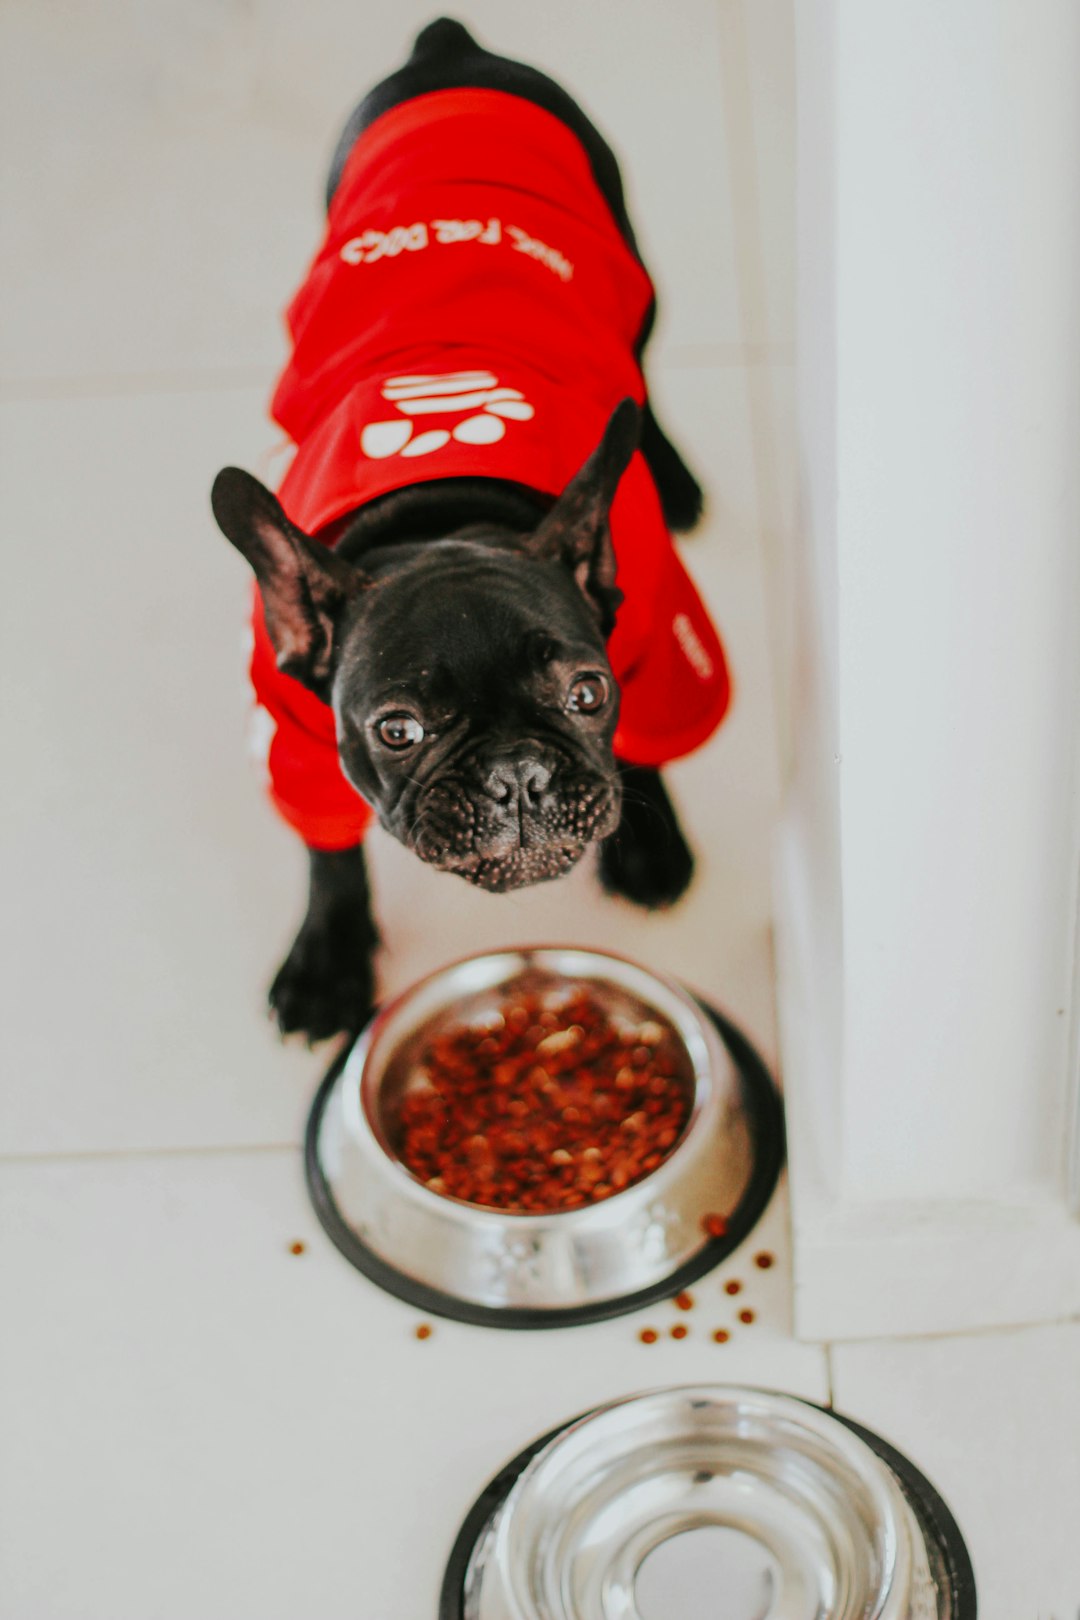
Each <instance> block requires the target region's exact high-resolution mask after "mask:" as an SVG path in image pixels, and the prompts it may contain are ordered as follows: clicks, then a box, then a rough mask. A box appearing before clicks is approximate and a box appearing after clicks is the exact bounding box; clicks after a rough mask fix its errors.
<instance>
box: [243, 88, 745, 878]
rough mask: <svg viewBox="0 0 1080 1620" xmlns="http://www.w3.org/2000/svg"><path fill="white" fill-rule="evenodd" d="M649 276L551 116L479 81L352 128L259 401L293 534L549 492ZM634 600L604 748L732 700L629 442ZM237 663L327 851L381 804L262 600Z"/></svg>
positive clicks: (627, 508) (638, 315) (675, 752)
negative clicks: (349, 767) (495, 487)
mask: <svg viewBox="0 0 1080 1620" xmlns="http://www.w3.org/2000/svg"><path fill="white" fill-rule="evenodd" d="M651 301H652V286H651V284H650V282H649V278H648V276H647V275H646V273H645V271H644V269H643V268H642V266H641V265H640V264H639V263H638V261H637V259H636V258H635V257H634V256H633V254H632V253H631V251H630V249H629V248H628V246H627V245H626V243H625V241H624V240H623V238H622V236H621V235H620V233H619V230H618V227H617V226H616V223H615V221H614V218H613V217H612V214H611V211H610V209H609V208H608V205H607V203H606V202H605V200H604V198H603V196H602V195H601V193H600V191H599V189H598V187H597V184H596V181H595V180H594V178H593V174H592V170H591V168H590V166H589V161H588V158H587V157H586V154H585V151H584V148H583V147H582V146H581V145H580V143H579V142H578V140H577V138H576V136H574V135H573V134H572V133H571V132H570V130H569V129H567V128H566V126H565V125H564V124H563V123H561V122H560V120H559V119H557V118H556V117H555V116H554V115H553V114H551V113H548V112H545V111H544V110H543V109H542V108H540V107H536V106H534V105H533V104H532V103H531V102H528V101H524V100H522V99H521V98H520V97H517V96H512V95H507V94H505V93H504V92H502V91H492V90H442V91H437V92H434V93H433V94H429V95H424V96H419V97H417V98H415V99H414V100H412V101H408V102H406V103H404V104H403V105H401V106H398V107H395V108H393V109H392V110H391V111H389V112H387V113H384V114H383V115H382V116H381V117H380V118H378V119H377V120H376V121H375V122H374V123H373V124H372V125H371V126H370V127H369V128H368V129H367V130H366V131H365V132H364V134H362V135H361V136H360V138H359V140H358V141H357V143H356V145H355V146H354V148H353V150H352V152H351V154H350V156H349V160H348V163H347V165H346V167H345V171H344V173H343V175H342V179H341V183H340V185H339V187H338V190H337V192H336V193H335V196H334V200H333V203H332V205H331V209H330V214H329V221H328V227H327V233H326V239H325V241H324V243H323V245H322V247H321V249H320V250H319V253H318V255H317V256H316V258H315V261H314V263H313V264H312V265H311V268H310V270H309V271H308V274H307V277H306V279H305V281H304V283H303V285H302V286H301V288H300V290H299V292H298V293H297V294H296V296H295V298H294V299H293V301H292V303H291V305H290V306H289V310H288V325H289V331H290V333H291V336H292V345H293V347H292V357H291V359H290V360H289V363H288V365H287V366H286V368H285V371H284V373H283V374H282V376H281V379H280V381H279V383H278V387H277V391H276V393H275V395H274V400H273V406H272V410H273V415H274V417H275V418H276V420H277V421H278V422H279V423H280V424H281V426H282V427H283V428H284V429H285V431H286V432H287V433H288V435H289V437H290V438H291V439H292V440H293V442H294V443H295V445H296V447H297V449H296V456H295V458H294V460H293V462H292V465H291V467H290V468H289V471H288V473H287V475H286V477H285V480H284V482H283V484H282V487H281V490H280V497H281V502H282V505H283V506H284V508H285V511H286V512H287V513H288V515H289V517H290V518H291V519H292V521H293V522H294V523H296V524H297V525H298V526H299V527H300V528H302V529H303V530H305V532H306V533H308V534H313V535H315V536H316V537H317V536H318V535H319V533H320V531H325V530H326V528H327V526H328V525H330V524H332V523H333V522H334V521H335V519H337V518H340V517H342V516H343V515H344V514H346V513H347V512H350V511H352V510H354V509H355V508H356V507H358V506H362V505H364V504H365V503H366V502H368V501H370V500H373V499H374V498H375V497H376V496H379V495H383V494H385V493H387V491H389V490H394V489H398V488H400V487H401V486H402V485H406V484H416V483H420V482H422V481H426V480H429V479H435V478H448V477H456V476H474V477H475V476H485V477H491V478H508V479H511V480H513V481H515V482H518V483H521V484H525V485H527V486H529V487H530V488H532V489H535V490H538V491H540V492H542V493H544V494H548V495H552V496H555V495H558V494H559V493H560V492H561V491H562V490H563V489H564V488H565V487H566V485H567V484H568V483H569V481H570V479H571V478H572V477H573V476H574V474H575V473H576V472H577V471H578V469H579V468H580V467H581V465H582V463H583V462H584V461H585V460H586V459H587V457H588V456H589V455H590V454H591V453H592V451H593V450H594V449H595V448H596V446H597V444H598V443H599V441H600V438H601V436H602V434H603V431H604V427H605V426H606V424H607V421H608V418H609V416H610V415H611V412H612V411H613V410H614V408H615V406H616V405H617V404H618V402H619V401H620V400H621V399H623V398H625V397H626V396H627V395H630V396H632V397H633V398H634V399H636V400H637V401H638V402H639V403H641V402H643V401H644V399H645V383H644V380H643V378H642V374H641V369H640V366H639V364H638V361H637V359H636V358H635V344H636V341H637V338H638V334H639V332H640V330H641V326H642V322H643V320H644V317H645V314H646V312H647V310H648V308H649V306H650V303H651ZM610 521H611V534H612V540H613V543H614V547H615V553H616V557H617V559H618V576H617V583H618V585H619V586H620V588H621V589H622V591H623V592H624V596H625V600H624V602H623V605H622V607H621V608H620V609H619V613H618V619H617V623H616V628H615V630H614V632H613V634H612V636H611V639H610V642H609V644H608V656H609V659H610V662H611V667H612V670H613V672H614V674H615V678H616V680H617V681H618V683H619V687H620V691H621V708H620V716H619V724H618V729H617V731H616V733H615V740H614V746H615V753H616V756H617V757H618V758H619V759H622V760H625V761H627V762H628V763H632V764H637V765H660V764H663V763H664V762H665V761H667V760H670V759H676V758H678V757H679V756H680V755H682V754H687V753H689V752H691V750H692V749H694V748H696V747H698V745H699V744H700V743H702V742H704V740H705V739H706V738H707V737H708V736H710V735H711V733H712V732H713V731H714V730H715V729H716V727H717V726H718V725H719V723H720V721H721V719H722V718H723V715H724V712H725V710H726V708H727V706H728V701H729V697H730V689H729V681H728V674H727V669H726V666H725V662H724V654H723V649H722V647H721V644H720V640H719V637H718V636H717V634H716V631H715V629H714V628H713V625H712V623H711V622H710V620H709V617H708V614H707V613H706V611H705V608H704V607H703V605H702V603H701V600H700V598H699V596H698V594H697V591H696V590H695V589H694V586H693V584H692V583H691V581H690V579H689V577H688V575H687V573H686V571H685V569H684V567H683V565H682V563H681V561H680V559H679V557H678V555H677V553H676V551H675V549H674V546H673V545H672V541H671V537H670V535H669V534H668V531H667V527H666V525H665V523H664V519H663V516H662V513H661V509H660V501H659V497H658V495H657V492H656V488H655V486H654V484H653V480H652V475H651V474H650V472H649V469H648V467H647V466H646V464H645V461H644V459H643V457H642V456H641V455H640V453H638V454H636V455H635V456H634V457H633V459H632V461H631V463H630V465H629V467H628V468H627V471H626V473H625V475H624V477H623V479H622V482H621V483H620V485H619V490H618V493H617V495H616V497H615V501H614V504H613V506H612V509H611V520H610ZM254 630H255V644H254V652H253V655H252V662H251V675H252V681H253V684H254V687H255V693H256V698H257V701H258V703H259V704H260V705H261V707H262V708H263V709H264V710H266V711H267V713H268V715H269V717H270V720H271V721H272V722H273V724H272V727H270V726H268V727H267V729H268V730H270V731H271V738H270V745H269V753H268V761H267V762H268V767H269V775H270V791H271V795H272V797H273V799H274V802H275V804H276V805H277V807H278V809H279V810H280V811H281V813H282V814H283V815H284V817H285V819H286V820H287V821H289V822H290V823H291V824H292V825H293V826H294V827H295V828H296V829H297V831H298V832H299V833H300V834H301V835H302V837H303V838H304V840H305V842H306V843H307V844H308V845H310V846H312V847H314V848H319V849H342V848H347V847H348V846H350V845H352V844H355V843H357V842H358V841H359V839H360V838H361V837H362V836H363V834H364V832H365V830H366V828H367V827H368V825H369V824H370V822H371V818H372V812H371V810H370V808H369V807H368V805H367V804H366V803H365V801H364V800H363V799H362V798H360V797H359V795H358V794H357V793H356V791H355V789H354V788H352V787H351V786H350V784H349V783H348V782H347V781H346V779H345V777H344V776H343V775H342V772H341V769H340V766H339V763H338V753H337V746H336V741H335V734H334V719H333V715H332V713H331V711H330V709H329V707H328V706H327V705H326V704H324V703H322V702H321V701H320V700H319V699H318V698H316V697H315V696H314V695H313V694H312V693H310V692H309V691H308V690H307V689H306V688H305V687H304V686H302V685H301V684H300V683H299V682H298V681H296V680H294V679H293V678H292V677H291V676H288V675H283V674H282V673H281V672H280V671H279V670H278V669H277V666H276V663H275V657H274V650H273V647H272V646H271V644H270V641H269V638H268V636H267V633H266V628H265V624H264V622H263V617H262V612H261V609H260V608H259V606H258V604H257V605H256V613H255V624H254Z"/></svg>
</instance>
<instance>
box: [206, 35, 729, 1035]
mask: <svg viewBox="0 0 1080 1620" xmlns="http://www.w3.org/2000/svg"><path fill="white" fill-rule="evenodd" d="M454 86H469V87H479V88H494V89H501V90H506V91H509V92H510V93H511V94H513V95H516V96H521V97H524V98H525V99H527V100H530V101H532V102H534V103H536V104H538V105H540V106H542V107H544V108H546V109H547V110H548V111H549V112H553V113H554V114H555V115H556V116H557V117H558V118H560V119H561V120H562V121H563V122H564V123H565V124H567V125H568V126H569V127H570V128H571V129H572V130H573V132H574V134H575V135H576V136H577V137H578V139H579V140H580V141H581V143H582V145H583V146H584V147H585V150H586V153H587V154H588V157H589V160H590V163H591V165H592V170H593V173H594V176H595V178H596V181H597V183H598V184H599V186H600V189H601V191H602V192H603V194H604V196H605V198H606V199H607V202H608V205H609V207H610V208H611V211H612V213H613V214H614V216H615V218H616V221H617V222H618V224H619V226H620V229H621V230H622V233H623V235H624V237H625V238H626V240H627V241H628V242H630V243H631V244H632V243H633V235H632V231H631V228H630V224H629V221H628V220H627V218H626V211H625V207H624V205H623V198H622V188H621V182H620V179H619V173H618V169H617V166H616V164H615V159H614V157H613V156H612V154H611V152H610V150H609V148H608V147H607V146H606V145H605V143H604V142H603V141H602V139H601V137H600V136H599V135H598V134H597V133H596V131H595V130H594V129H593V127H592V125H591V124H590V123H589V122H588V120H587V119H586V118H585V116H584V114H583V113H582V112H581V111H580V109H579V108H578V107H577V106H576V104H575V103H574V102H573V101H572V100H571V99H570V97H569V96H568V95H567V94H566V93H565V91H563V90H561V89H560V87H559V86H557V85H555V84H554V83H553V82H552V81H551V80H549V79H547V78H545V77H544V76H543V75H542V74H539V73H537V72H536V70H534V69H532V68H528V67H525V66H523V65H521V64H518V63H514V62H510V61H508V60H506V59H505V58H502V57H498V56H495V55H492V54H491V53H489V52H487V51H484V50H482V49H481V48H480V47H479V46H477V45H476V43H475V42H474V41H473V40H472V38H471V37H470V36H469V34H468V33H467V32H466V31H465V30H464V29H463V28H462V27H461V26H460V24H457V23H454V22H450V21H449V20H447V19H442V20H441V21H439V22H437V23H434V24H432V25H430V26H429V27H428V28H427V29H425V30H424V32H423V33H422V34H421V35H420V36H419V38H418V40H417V42H416V45H415V48H414V51H413V55H412V57H411V59H410V61H409V62H408V64H407V65H406V66H405V68H403V69H402V70H401V71H400V72H398V73H396V74H394V75H393V76H392V77H391V78H389V79H387V80H386V81H384V82H383V83H382V84H380V85H379V86H377V87H376V89H375V90H373V91H372V92H371V94H370V95H369V96H368V97H367V98H366V99H365V101H364V102H363V103H361V106H360V107H359V108H358V109H357V111H356V113H355V114H354V115H353V117H352V118H351V119H350V120H349V123H348V125H347V127H346V130H345V132H344V134H343V136H342V139H341V142H340V144H339V148H338V152H337V155H336V157H335V159H334V163H333V167H332V171H331V178H330V187H329V194H330V196H331V197H332V196H333V194H334V191H335V189H336V186H337V183H338V181H339V180H340V177H341V173H342V169H343V167H344V164H345V161H346V159H347V157H348V154H349V151H350V150H351V148H352V144H353V142H354V141H355V140H356V139H357V137H358V136H359V135H360V134H361V133H362V132H363V131H364V130H365V129H366V128H367V127H368V125H369V124H370V123H371V122H372V121H373V120H374V119H375V118H377V117H379V116H380V115H381V114H382V113H383V112H385V111H387V110H388V109H389V108H392V107H395V106H397V105H398V104H399V103H401V102H403V101H406V100H409V99H410V98H412V97H415V96H418V95H422V94H425V93H426V92H429V91H431V90H437V89H446V88H450V87H454ZM651 320H652V313H651V312H650V316H649V319H648V321H647V322H646V328H645V330H644V331H643V332H642V334H641V338H640V342H639V350H640V347H641V346H643V344H644V342H645V339H646V338H647V336H648V327H649V326H651ZM639 442H640V446H641V449H642V451H643V454H644V456H645V459H646V461H647V463H648V465H649V468H650V471H651V472H652V475H653V478H654V480H655V483H656V486H657V489H658V491H659V494H660V499H661V503H662V506H663V510H664V516H665V518H666V520H667V523H668V524H669V526H670V527H672V528H675V529H686V528H688V527H691V526H692V525H693V523H694V522H695V521H696V519H697V517H698V516H699V515H700V510H701V494H700V490H699V489H698V486H697V484H696V483H695V481H694V479H693V478H692V476H691V474H690V473H689V472H688V471H687V469H686V468H685V466H684V465H683V463H682V461H681V460H680V458H679V456H678V454H677V452H676V451H675V450H674V449H673V447H672V446H671V445H670V443H669V442H668V440H667V439H666V438H665V436H664V435H663V433H662V432H661V430H660V428H659V427H658V425H657V423H656V421H655V419H654V417H653V415H652V413H651V410H650V409H649V407H648V405H647V404H646V406H645V407H644V409H639V407H638V406H637V405H635V404H634V402H633V401H632V400H629V399H624V400H623V402H622V404H620V405H619V406H618V408H617V409H616V410H615V411H614V414H613V415H612V416H611V418H610V421H609V423H608V426H607V429H606V431H605V433H604V435H603V438H602V441H601V442H600V444H599V445H598V446H597V448H596V450H595V451H594V453H593V454H592V455H591V456H590V457H589V459H588V460H587V461H586V462H585V464H584V466H582V467H581V469H580V471H579V472H578V474H577V476H576V477H575V478H574V479H573V480H572V481H571V483H570V484H569V485H568V487H567V488H566V489H565V491H564V493H563V494H562V495H561V497H560V498H559V499H558V500H557V501H556V502H555V503H554V505H551V504H550V498H549V497H547V498H546V497H545V496H544V495H543V494H542V493H540V492H537V491H533V490H531V489H529V488H526V487H524V486H522V485H521V484H519V483H514V482H510V481H507V480H503V479H499V478H489V477H484V478H473V477H454V478H446V479H433V480H430V481H427V482H422V483H417V484H415V485H411V486H407V487H404V488H398V489H395V490H393V491H392V492H391V493H389V494H385V495H383V496H381V497H379V498H377V499H375V500H373V501H371V502H370V503H368V504H366V505H364V506H362V507H361V508H360V509H358V510H356V511H353V512H352V513H350V514H349V515H348V516H347V518H346V519H345V520H344V521H343V522H342V523H341V524H340V525H339V528H338V537H337V539H336V541H335V543H334V544H333V546H332V547H331V546H329V545H327V544H325V543H322V542H321V541H313V540H312V539H310V538H309V537H308V536H307V535H305V534H304V533H302V532H301V531H300V530H299V529H298V528H296V527H295V526H294V525H293V524H292V523H291V522H290V521H289V519H288V518H287V517H286V515H285V512H284V511H283V509H282V507H281V505H280V503H279V502H278V500H277V499H276V497H275V496H274V495H272V494H271V493H270V492H269V490H267V489H265V488H264V487H263V486H262V485H261V484H260V483H259V482H258V481H257V480H256V479H254V478H253V477H251V476H250V475H249V474H247V473H244V472H241V471H240V470H238V469H236V468H226V469H225V470H224V471H222V472H221V473H219V475H218V477H217V479H216V481H215V483H214V488H213V494H212V502H213V510H214V515H215V517H216V519H217V521H218V524H219V525H220V527H221V529H222V530H223V531H224V533H225V534H226V535H227V537H228V538H229V539H230V540H231V541H232V542H233V544H234V545H235V546H236V547H237V548H238V549H239V550H240V551H241V552H242V554H243V555H244V556H245V557H246V558H247V560H248V562H249V563H250V564H251V566H252V568H253V570H254V572H255V575H256V578H257V580H258V584H259V589H260V592H261V596H262V601H263V608H264V613H265V619H266V626H267V630H268V632H269V635H270V638H271V640H272V642H273V646H274V649H275V650H276V654H277V660H278V667H279V668H280V669H281V670H282V671H284V672H285V673H287V674H288V675H290V676H293V677H295V679H296V680H298V681H300V682H301V683H302V684H303V685H304V686H305V687H307V688H308V689H309V690H310V691H311V692H313V693H314V694H315V695H316V696H317V697H319V698H321V699H322V700H324V701H325V702H326V703H328V704H329V705H330V706H331V707H332V710H333V714H334V717H335V722H336V731H337V740H338V749H339V753H340V761H341V767H342V769H343V771H344V773H345V775H346V777H347V778H348V780H349V782H350V783H352V785H353V786H354V787H355V788H356V789H357V790H358V791H359V793H360V794H361V795H362V796H363V798H364V799H365V800H366V801H367V802H368V804H370V805H371V806H372V807H373V808H374V810H375V811H376V813H377V815H378V818H379V820H380V822H381V823H382V825H383V826H384V827H386V828H387V829H388V830H389V831H390V832H391V833H392V834H393V835H394V836H395V837H397V838H398V839H400V840H401V841H402V842H403V843H404V844H405V845H406V846H407V847H409V848H410V849H412V850H414V851H415V853H416V854H417V855H419V856H420V858H421V859H422V860H424V861H426V862H428V863H429V864H431V865H433V866H436V867H438V868H441V869H443V870H446V871H452V872H456V873H458V874H459V875H461V876H462V877H464V878H466V879H467V880H468V881H469V882H471V883H474V884H477V885H479V886H481V887H483V888H486V889H489V890H494V891H500V892H501V891H504V890H509V889H514V888H519V887H522V886H524V885H526V884H532V883H537V882H542V881H544V880H546V879H549V878H554V877H557V876H559V875H560V874H561V873H564V872H566V871H568V870H569V869H570V868H571V867H572V866H573V865H574V864H575V863H576V862H577V861H578V860H579V859H580V858H581V856H582V854H583V853H584V851H585V850H586V849H587V848H588V847H589V846H590V845H592V844H594V843H599V846H600V850H599V870H600V877H601V881H602V883H603V885H604V887H605V888H606V889H607V890H608V891H609V892H611V893H613V894H617V895H622V896H625V897H626V898H628V899H630V900H632V901H634V902H635V903H637V904H639V905H642V906H647V907H658V906H665V905H670V904H671V903H672V902H674V901H675V900H677V899H678V898H679V896H680V895H681V894H682V893H683V892H684V890H685V889H686V887H687V885H688V883H689V881H690V878H691V875H692V871H693V858H692V855H691V853H690V850H689V849H688V847H687V844H686V840H685V839H684V837H683V834H682V832H681V830H680V827H679V824H678V821H677V819H676V816H675V812H674V809H673V807H672V805H671V802H670V800H669V798H668V795H667V792H666V791H665V788H664V784H663V782H662V780H661V778H660V775H659V773H658V771H656V770H652V769H646V768H643V767H637V766H633V765H628V764H626V763H620V762H618V761H616V759H615V758H614V756H613V753H612V737H613V734H614V731H615V726H616V720H617V716H618V708H619V692H618V688H617V685H616V682H615V679H614V677H613V675H612V671H611V668H610V666H609V663H608V658H607V653H606V642H607V639H608V636H609V635H610V632H611V630H612V627H613V625H614V622H615V614H616V611H617V608H618V605H619V602H620V599H621V597H620V592H619V591H618V589H616V587H615V557H614V552H613V549H612V543H611V536H610V533H609V528H608V511H609V508H610V506H611V502H612V500H613V497H614V495H615V492H616V489H617V487H618V485H619V481H620V478H621V477H622V474H623V472H624V470H625V469H626V467H627V465H628V463H629V461H630V458H631V456H632V455H633V453H634V451H635V449H636V448H637V447H638V444H639ZM309 857H310V895H309V901H308V910H307V915H306V917H305V919H304V922H303V925H302V926H301V929H300V932H299V934H298V936H297V938H296V940H295V942H294V944H293V946H292V948H291V950H290V951H289V954H288V956H287V958H286V960H285V962H284V964H283V965H282V967H281V969H280V971H279V972H278V974H277V977H276V978H275V980H274V982H273V985H272V987H271V990H270V1004H271V1007H272V1009H273V1012H274V1014H275V1016H276V1019H277V1022H278V1025H279V1027H280V1029H281V1031H282V1032H283V1033H289V1032H291V1031H302V1032H304V1033H305V1034H306V1035H307V1036H308V1038H309V1039H310V1040H317V1039H322V1038H324V1037H328V1036H331V1035H334V1034H336V1033H338V1032H340V1031H347V1032H353V1031H355V1030H356V1029H357V1028H359V1027H360V1026H361V1025H362V1024H363V1023H364V1021H365V1020H366V1017H367V1016H368V1013H369V1011H370V1008H371V1005H372V1002H373V999H374V975H373V966H372V959H373V955H374V951H375V948H376V946H377V944H378V933H377V930H376V927H375V924H374V922H373V920H372V916H371V909H370V898H369V889H368V879H367V873H366V868H365V861H364V854H363V849H362V847H361V846H359V845H358V846H357V847H355V848H349V849H345V850H333V851H328V850H318V849H311V850H310V851H309Z"/></svg>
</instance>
